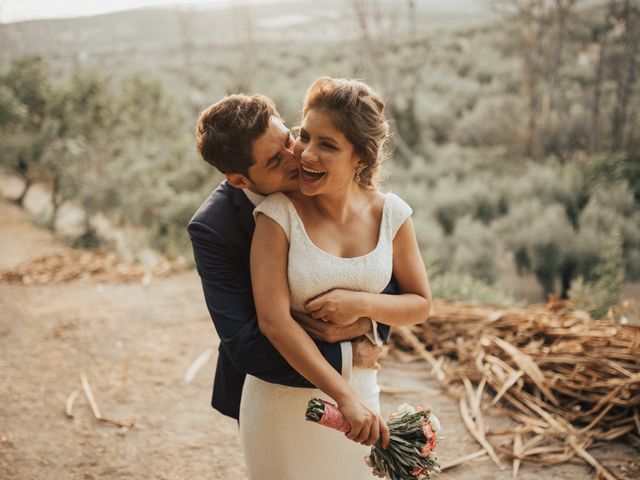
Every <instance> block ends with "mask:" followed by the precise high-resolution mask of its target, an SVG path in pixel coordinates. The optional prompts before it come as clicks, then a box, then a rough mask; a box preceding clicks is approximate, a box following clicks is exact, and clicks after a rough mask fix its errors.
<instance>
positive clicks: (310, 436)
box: [240, 77, 431, 480]
mask: <svg viewBox="0 0 640 480" xmlns="http://www.w3.org/2000/svg"><path fill="white" fill-rule="evenodd" d="M383 109H384V103H383V101H382V99H381V98H380V97H379V96H378V95H377V94H376V93H375V92H373V91H372V90H371V89H370V88H369V87H368V86H367V85H365V84H363V83H361V82H358V81H355V80H342V79H333V78H328V77H322V78H320V79H318V80H317V81H316V82H315V83H314V84H313V85H311V87H310V88H309V90H308V91H307V94H306V97H305V101H304V107H303V120H302V125H301V128H300V133H299V136H298V138H297V139H296V143H295V147H294V152H295V154H296V158H297V159H298V161H299V170H300V177H299V183H300V190H299V192H294V193H287V194H284V193H275V194H272V195H271V196H269V197H268V198H267V199H266V200H265V201H264V202H263V203H262V204H261V205H259V206H258V207H257V208H256V209H255V211H254V215H255V217H256V229H255V233H254V236H253V243H252V248H251V277H252V286H253V292H254V298H255V304H256V310H257V313H258V321H259V324H260V329H261V331H262V332H263V333H264V335H266V336H267V338H268V339H269V340H270V341H271V343H272V344H273V345H274V346H275V347H276V348H277V349H278V351H279V352H280V353H281V354H282V356H283V357H284V358H285V359H286V360H287V362H289V364H291V366H292V367H294V368H295V369H296V370H297V371H298V372H299V373H300V374H301V375H303V376H304V377H305V378H306V379H307V380H309V381H310V382H311V383H312V384H313V385H315V386H316V387H317V389H316V390H310V389H301V388H294V387H288V386H283V385H277V384H272V383H268V382H265V381H263V380H260V379H258V378H256V377H253V376H251V375H249V376H247V380H246V382H245V384H244V389H243V393H242V402H241V406H240V436H241V441H242V444H243V448H244V451H245V456H246V462H247V470H248V472H249V478H250V479H252V480H257V479H260V480H301V479H323V480H329V479H330V480H341V479H344V480H360V479H370V478H374V477H373V475H372V473H371V470H370V468H369V467H367V466H366V465H365V463H364V457H365V456H366V455H367V453H368V451H369V446H371V445H373V444H374V443H376V442H377V441H378V440H380V441H381V442H382V444H383V446H386V445H387V444H388V442H389V433H388V429H387V427H386V424H385V422H384V420H383V419H382V418H381V416H380V404H379V387H378V385H377V370H376V369H354V370H353V371H352V372H351V374H350V376H349V378H344V377H343V376H341V375H340V374H339V373H338V372H337V371H336V370H335V369H334V368H332V367H331V365H330V364H329V363H328V362H327V361H326V360H325V359H324V358H323V357H322V355H321V354H320V352H319V351H318V349H317V347H316V346H315V344H314V343H313V341H312V340H311V338H310V337H309V335H308V334H307V333H306V331H305V330H304V329H303V328H302V327H301V326H300V325H299V324H298V323H297V322H296V321H295V320H294V318H293V317H292V314H291V311H292V310H293V311H300V312H306V313H307V314H310V315H311V316H313V317H314V318H316V319H318V318H319V319H322V320H324V321H327V322H334V323H337V324H341V325H345V324H349V323H352V322H355V321H356V320H357V319H358V318H359V317H363V316H366V317H370V318H372V319H374V320H376V321H378V322H381V323H384V324H387V325H412V324H417V323H421V322H424V321H425V320H426V319H427V317H428V316H429V311H430V307H431V293H430V289H429V282H428V279H427V273H426V271H425V267H424V264H423V261H422V258H421V255H420V251H419V249H418V245H417V241H416V237H415V232H414V228H413V224H412V221H411V218H410V215H411V208H410V207H409V206H408V205H407V204H406V203H405V202H404V201H403V200H401V199H400V198H399V197H398V196H396V195H395V194H393V193H383V192H381V191H380V190H379V189H378V188H377V187H376V183H375V179H376V173H377V171H378V168H379V166H380V163H381V161H382V159H383V154H382V148H383V144H384V142H385V140H386V139H387V137H388V123H387V121H386V119H385V117H384V113H383ZM392 275H393V277H394V278H395V280H396V282H397V284H398V287H399V292H400V294H399V295H385V294H380V293H379V292H381V291H382V290H383V289H384V287H385V286H386V285H387V284H388V282H389V280H390V278H391V276H392ZM312 397H320V398H324V399H326V400H330V401H333V402H335V403H336V404H337V405H338V407H339V408H340V410H341V411H342V413H343V414H344V416H345V417H346V419H347V421H348V422H349V424H350V426H351V430H350V431H349V432H347V433H346V434H345V436H346V438H345V437H344V436H343V435H342V434H341V433H339V432H336V431H334V430H331V429H328V428H325V427H322V426H319V425H316V424H312V423H310V422H306V421H305V412H306V407H307V402H308V401H309V400H310V399H311V398H312Z"/></svg>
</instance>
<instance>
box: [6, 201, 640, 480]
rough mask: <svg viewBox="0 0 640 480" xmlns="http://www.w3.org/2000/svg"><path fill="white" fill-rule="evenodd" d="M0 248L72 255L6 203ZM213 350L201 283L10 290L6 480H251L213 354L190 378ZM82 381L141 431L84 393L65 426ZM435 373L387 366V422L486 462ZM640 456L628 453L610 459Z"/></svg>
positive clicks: (13, 257) (547, 472)
mask: <svg viewBox="0 0 640 480" xmlns="http://www.w3.org/2000/svg"><path fill="white" fill-rule="evenodd" d="M0 239H2V240H1V241H2V243H1V244H0V247H1V248H0V269H6V268H9V267H11V266H15V265H16V264H19V263H21V262H23V261H25V260H29V259H33V258H37V257H39V256H42V255H45V254H49V253H53V252H55V251H59V250H60V249H64V248H65V247H63V246H62V245H60V244H58V243H57V242H56V241H55V239H53V238H52V237H51V236H50V235H48V234H47V233H46V232H43V231H42V230H41V229H39V228H37V227H35V226H33V225H32V224H31V223H30V222H29V220H28V219H27V218H26V217H25V215H24V214H23V212H22V211H21V210H19V209H17V208H16V207H14V206H12V205H9V204H7V203H0ZM208 348H213V349H214V351H216V350H217V338H216V337H215V334H214V330H213V327H212V325H211V320H210V319H209V316H208V313H207V312H206V309H205V307H204V302H203V298H202V292H201V288H200V284H199V281H198V278H197V274H196V273H195V272H193V271H190V272H186V273H182V274H179V275H174V276H171V277H168V278H163V279H154V280H153V281H152V282H151V283H150V284H149V285H147V286H144V285H142V284H138V283H129V284H99V283H96V282H93V281H89V280H86V281H79V282H75V283H68V284H58V285H47V286H29V287H26V286H21V285H15V284H6V283H5V284H3V283H0V350H1V352H2V354H1V356H0V372H2V373H1V375H2V385H3V388H2V389H1V391H0V479H12V480H14V479H25V480H26V479H30V480H31V479H34V480H39V479H42V480H45V479H47V480H49V479H57V480H58V479H59V480H65V479H128V478H131V479H189V480H199V479H202V480H204V479H207V480H211V479H219V480H238V479H243V478H245V470H244V465H243V457H242V452H241V449H240V443H239V439H238V434H237V427H236V424H235V422H234V421H232V420H230V419H228V418H226V417H223V416H221V415H219V414H218V413H217V412H215V411H214V410H212V409H211V407H210V406H209V401H210V394H211V384H212V379H213V374H214V367H215V354H214V355H213V356H212V357H211V359H210V360H209V362H208V363H207V364H206V365H205V366H204V367H203V368H202V369H201V370H200V371H199V372H198V374H197V375H196V377H195V378H194V380H193V381H192V382H190V383H185V381H184V375H185V372H186V370H187V369H188V367H189V366H190V365H191V364H192V362H193V361H194V359H195V358H196V357H197V356H198V355H199V354H200V353H201V352H203V351H205V350H206V349H208ZM82 372H85V373H86V375H87V377H88V379H89V381H90V383H91V386H92V388H93V392H94V395H95V397H96V400H97V402H98V404H99V406H100V409H101V410H102V413H103V415H104V416H106V417H109V418H112V419H116V420H121V421H134V422H135V426H134V427H133V428H131V429H129V430H127V431H123V430H121V429H118V427H114V426H110V425H105V424H102V423H100V422H98V421H96V420H95V419H94V418H93V415H92V413H91V409H90V406H89V404H88V402H87V401H86V399H85V398H84V396H83V395H82V394H81V395H79V396H78V397H77V400H76V402H75V405H74V409H73V413H74V415H75V418H73V419H69V418H67V417H66V416H65V413H64V406H65V400H66V398H67V396H68V395H69V394H70V393H71V392H72V391H73V390H74V389H76V388H78V387H79V386H80V375H81V373H82ZM426 372H427V369H426V367H425V366H424V365H421V364H411V365H402V364H400V363H399V362H397V361H393V360H392V359H391V358H387V359H386V360H385V361H384V362H383V369H382V371H381V375H380V382H381V385H382V387H383V391H384V390H403V391H407V390H415V391H416V392H414V393H411V394H407V393H405V394H401V395H397V394H396V395H391V394H389V393H383V395H382V405H383V413H384V414H387V413H389V412H390V411H392V410H393V409H394V408H395V407H397V406H398V405H399V404H400V403H404V402H407V403H412V404H425V405H430V406H432V407H433V409H434V411H436V412H437V413H438V414H439V416H440V417H441V420H442V424H443V426H444V428H445V431H444V435H445V436H446V439H445V440H444V441H443V442H442V443H441V445H440V447H439V448H440V452H441V454H440V459H441V461H442V462H447V461H449V460H452V459H454V458H457V457H459V456H461V455H464V454H467V453H471V452H474V451H477V450H478V449H479V448H478V446H477V445H476V444H475V442H474V441H473V440H472V439H471V437H470V436H469V435H468V434H467V433H466V431H465V429H464V426H463V424H462V422H461V419H460V417H459V414H458V411H457V402H455V401H454V400H453V399H451V398H450V397H447V396H446V395H444V394H443V393H442V392H441V391H440V390H439V388H438V386H437V383H436V382H435V381H433V380H432V379H431V377H430V376H429V375H428V374H427V373H426ZM496 415H498V416H496V417H495V418H494V420H493V421H492V426H496V427H499V426H500V425H501V424H502V423H504V417H500V416H499V414H498V413H497V412H496ZM496 443H497V442H496ZM600 453H603V452H600ZM633 454H634V451H633V450H631V449H627V448H625V447H624V446H621V445H615V446H614V447H613V448H607V449H606V451H604V453H603V455H605V456H607V455H608V456H609V457H619V456H623V455H633ZM636 454H637V452H636ZM605 463H606V465H607V466H608V467H610V468H612V469H614V470H615V471H616V472H617V473H618V474H620V476H621V478H625V476H624V475H623V474H624V469H625V468H626V469H627V474H628V476H627V478H638V477H637V476H635V475H636V474H637V473H638V472H637V471H636V472H635V473H634V472H633V471H631V470H629V469H630V468H631V467H632V464H630V463H629V462H622V461H619V460H611V461H607V462H605ZM618 467H620V468H622V469H623V470H621V469H620V468H618ZM591 476H592V475H591V473H590V470H589V469H588V468H586V467H584V466H582V465H570V464H569V465H562V466H556V467H553V468H546V467H541V466H537V465H533V464H525V465H524V466H523V468H522V470H521V476H520V478H522V479H525V480H526V479H536V480H537V479H541V478H542V479H553V478H557V479H567V480H577V479H583V478H591ZM441 478H444V479H467V478H473V479H478V480H481V479H509V478H511V473H510V466H509V469H508V470H505V471H500V470H498V469H497V467H496V466H495V465H494V464H493V463H492V462H490V461H489V460H487V459H486V458H485V459H480V460H477V461H474V462H471V463H467V464H465V465H463V466H461V467H458V468H455V469H452V470H450V471H448V472H445V473H444V474H443V475H442V477H441ZM265 480H268V479H265ZM336 480H339V479H336Z"/></svg>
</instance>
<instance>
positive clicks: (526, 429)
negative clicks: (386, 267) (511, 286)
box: [393, 299, 640, 479]
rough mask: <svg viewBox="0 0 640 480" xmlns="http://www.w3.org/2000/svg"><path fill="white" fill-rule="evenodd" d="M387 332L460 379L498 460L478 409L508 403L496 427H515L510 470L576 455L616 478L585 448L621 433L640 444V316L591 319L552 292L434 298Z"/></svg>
mask: <svg viewBox="0 0 640 480" xmlns="http://www.w3.org/2000/svg"><path fill="white" fill-rule="evenodd" d="M393 338H394V340H395V342H396V345H397V346H399V347H400V348H401V349H403V350H405V351H406V350H413V351H414V352H415V354H414V355H413V357H414V358H421V359H424V360H427V361H428V362H429V363H430V364H431V366H432V369H433V371H434V373H435V375H436V376H437V378H438V379H439V380H440V382H441V383H443V384H444V385H447V386H449V387H451V386H453V385H458V386H460V389H459V391H460V392H463V393H461V394H460V395H459V396H460V397H461V398H460V400H459V402H460V413H461V415H462V418H463V420H464V422H465V425H466V427H467V429H468V430H469V431H470V433H471V434H472V435H473V436H474V438H475V439H476V440H477V441H478V443H480V444H481V445H482V447H483V449H484V450H485V452H486V454H488V455H489V456H490V457H491V458H492V459H493V460H494V462H496V463H497V464H498V465H499V466H500V467H501V468H504V465H503V464H502V462H501V459H500V457H499V456H498V455H497V454H496V452H495V451H494V447H493V446H492V445H491V443H490V442H489V441H488V440H487V435H488V434H489V433H491V432H490V431H489V429H488V428H487V427H486V426H485V425H484V420H483V415H482V413H483V411H486V409H487V408H490V407H492V406H494V405H500V406H503V407H507V408H505V412H507V414H508V415H509V416H510V417H511V418H513V419H514V420H515V421H516V422H518V423H519V424H520V425H519V426H518V427H517V428H515V429H513V430H512V431H509V432H502V433H508V434H511V435H512V436H513V447H512V449H511V448H510V450H511V451H509V452H504V453H506V457H508V458H511V459H512V460H513V473H514V478H515V477H516V476H517V474H518V469H519V466H520V463H521V461H522V460H533V461H538V462H543V463H562V462H566V461H568V460H570V459H571V458H572V457H574V456H576V455H577V456H578V457H580V458H582V459H583V460H585V461H586V462H588V463H589V464H590V465H592V466H593V468H594V469H595V470H596V472H597V474H598V475H600V476H602V477H603V478H608V479H613V478H615V477H614V476H613V475H612V474H611V473H609V472H608V471H606V470H605V469H604V467H602V465H601V464H600V463H599V462H598V461H597V460H596V459H595V458H594V457H593V456H592V455H591V454H590V453H589V452H588V451H587V449H588V448H589V447H594V446H597V445H598V444H603V443H606V442H610V441H612V440H614V439H619V438H621V437H625V440H627V441H628V442H630V443H631V444H632V445H634V446H635V447H636V448H640V325H635V326H634V325H620V324H616V323H615V322H613V321H612V320H594V319H591V318H590V316H589V315H588V314H587V313H585V312H582V311H579V310H575V309H573V308H572V307H571V305H570V304H569V303H567V302H563V301H558V300H556V299H550V301H549V303H548V304H546V305H538V306H532V307H528V308H526V309H501V308H498V307H487V306H474V305H458V304H453V303H447V302H438V303H436V304H435V306H434V309H433V313H432V315H431V317H430V318H429V321H428V322H426V323H425V324H423V325H420V326H417V327H414V328H413V329H408V328H404V329H398V330H397V331H395V333H394V337H393ZM487 387H489V389H488V391H487V392H486V393H488V394H489V395H490V396H488V395H486V394H485V389H486V388H487ZM487 399H490V400H487ZM483 402H484V404H483Z"/></svg>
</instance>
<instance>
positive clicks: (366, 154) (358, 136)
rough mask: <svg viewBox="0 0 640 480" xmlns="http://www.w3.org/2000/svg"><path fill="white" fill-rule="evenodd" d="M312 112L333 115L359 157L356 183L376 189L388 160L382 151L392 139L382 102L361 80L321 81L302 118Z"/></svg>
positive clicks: (306, 101) (310, 94)
mask: <svg viewBox="0 0 640 480" xmlns="http://www.w3.org/2000/svg"><path fill="white" fill-rule="evenodd" d="M309 110H320V111H324V112H327V113H329V114H330V115H331V117H332V120H333V123H334V126H335V127H336V129H337V130H339V131H340V132H342V134H343V135H344V136H345V137H346V138H347V140H349V142H350V143H351V144H352V145H353V148H354V150H355V152H356V154H357V155H358V156H359V157H360V165H359V167H358V170H357V171H356V175H355V180H356V181H357V182H358V183H359V184H360V185H362V186H364V187H367V188H375V187H377V181H376V180H377V177H378V174H379V170H380V165H381V163H382V162H383V160H384V158H385V156H386V155H385V153H384V151H383V147H384V144H385V142H386V140H387V139H388V138H389V123H388V122H387V119H386V118H385V116H384V101H383V100H382V98H381V97H380V96H379V95H378V94H377V93H375V92H374V91H373V90H372V89H371V88H370V87H369V86H367V85H365V84H364V83H362V82H360V81H358V80H348V79H342V78H331V77H320V78H319V79H318V80H316V81H315V82H314V83H313V85H311V86H310V87H309V89H308V90H307V94H306V95H305V99H304V105H303V109H302V114H303V116H306V115H307V113H308V112H309Z"/></svg>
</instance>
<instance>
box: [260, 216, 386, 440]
mask: <svg viewBox="0 0 640 480" xmlns="http://www.w3.org/2000/svg"><path fill="white" fill-rule="evenodd" d="M287 257H288V242H287V238H286V236H285V234H284V232H283V231H282V229H281V228H280V226H279V225H278V224H277V223H276V222H275V221H273V220H272V219H271V218H269V217H267V216H266V215H264V214H259V215H258V217H257V219H256V229H255V232H254V235H253V242H252V244H251V283H252V286H253V296H254V299H255V305H256V311H257V313H258V324H259V327H260V330H261V331H262V333H263V334H264V335H265V336H266V337H267V338H268V339H269V340H270V341H271V343H272V344H273V346H274V347H275V348H276V349H277V350H278V351H279V352H280V354H281V355H282V356H283V357H284V358H285V359H286V360H287V362H289V364H290V365H291V366H292V367H293V368H295V369H296V370H297V371H298V372H299V373H300V374H301V375H302V376H304V377H305V378H306V379H307V380H309V382H311V383H312V384H314V385H315V386H316V387H317V388H319V389H320V390H322V391H323V392H325V393H326V394H327V395H329V396H330V397H331V398H333V399H334V400H335V401H336V402H337V403H338V406H339V407H340V409H341V410H342V412H343V414H344V415H345V417H347V420H348V421H349V424H350V425H351V431H349V432H348V433H347V437H348V438H350V439H352V440H355V441H357V442H359V443H365V444H367V445H373V444H374V443H375V442H376V441H377V440H378V438H379V437H380V435H381V433H382V435H383V439H385V437H386V439H385V440H384V441H385V444H386V442H387V441H388V430H386V429H387V427H386V424H385V423H384V421H383V420H382V419H381V418H380V417H379V415H377V413H376V412H375V411H374V410H372V409H370V408H369V407H368V406H366V405H365V404H364V403H363V402H362V401H361V400H360V399H359V398H358V396H357V394H356V393H355V392H354V391H353V389H352V388H351V387H350V386H349V385H348V384H347V382H346V381H345V380H344V379H343V378H342V376H340V374H338V372H336V370H335V369H334V368H333V367H331V365H330V364H329V363H328V362H327V361H326V360H325V359H324V357H323V356H322V355H321V354H320V351H319V350H318V348H317V347H316V345H315V343H314V342H313V341H312V340H311V338H310V337H309V335H308V334H307V333H306V332H305V331H304V329H303V328H302V327H301V326H300V325H299V324H298V323H297V322H296V321H295V320H294V319H293V318H292V316H291V313H290V303H291V302H290V298H289V286H288V281H287V261H288V259H287Z"/></svg>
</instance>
